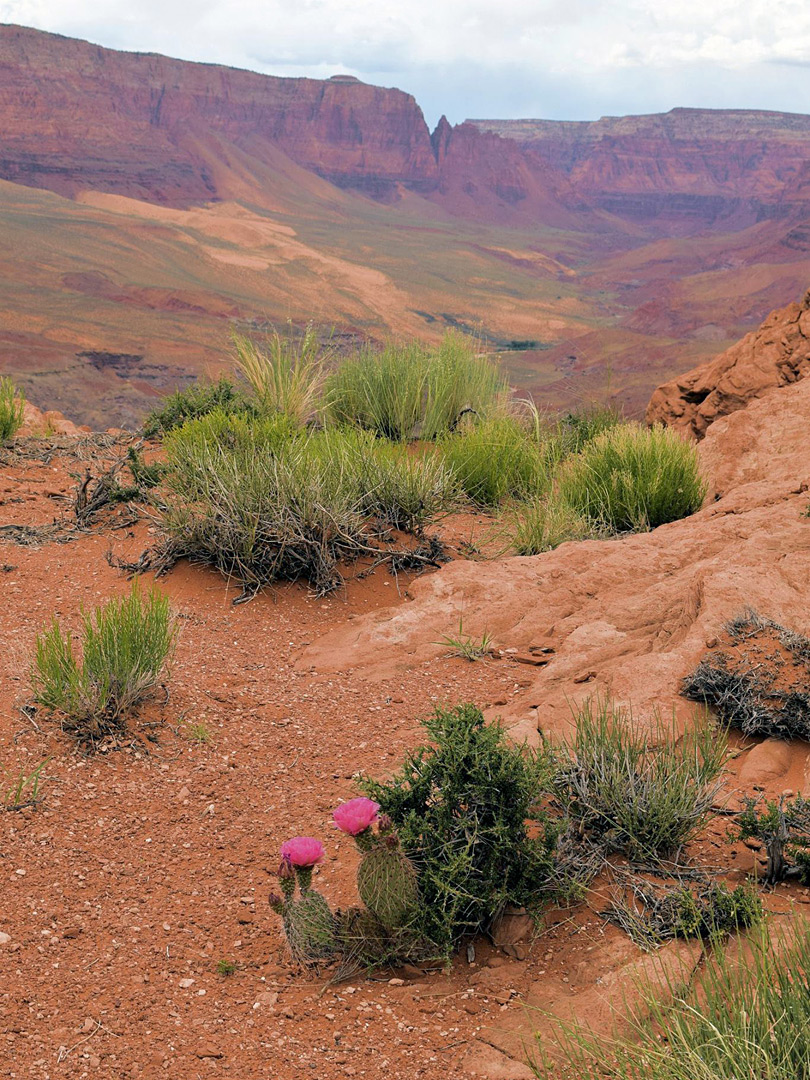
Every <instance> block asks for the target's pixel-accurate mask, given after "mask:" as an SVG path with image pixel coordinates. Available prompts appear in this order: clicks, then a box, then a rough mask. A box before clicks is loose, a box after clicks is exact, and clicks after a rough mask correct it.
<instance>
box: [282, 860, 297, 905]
mask: <svg viewBox="0 0 810 1080" xmlns="http://www.w3.org/2000/svg"><path fill="white" fill-rule="evenodd" d="M278 879H279V881H280V882H281V891H282V892H283V893H284V896H285V898H286V899H287V900H292V898H293V895H294V894H295V870H293V865H292V863H291V862H290V860H289V859H288V858H286V857H284V858H283V859H282V860H281V866H279V868H278Z"/></svg>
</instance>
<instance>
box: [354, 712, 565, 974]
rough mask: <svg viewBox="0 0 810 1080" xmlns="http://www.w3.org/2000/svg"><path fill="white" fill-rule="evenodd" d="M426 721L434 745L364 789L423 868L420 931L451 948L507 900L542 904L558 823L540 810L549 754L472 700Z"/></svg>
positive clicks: (446, 950)
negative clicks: (511, 734)
mask: <svg viewBox="0 0 810 1080" xmlns="http://www.w3.org/2000/svg"><path fill="white" fill-rule="evenodd" d="M424 726H425V729H426V731H427V733H428V736H429V739H430V742H429V744H428V745H425V746H423V747H421V748H420V749H418V750H416V751H415V752H414V753H413V754H411V755H410V756H409V757H408V758H407V760H406V761H405V764H404V765H403V767H402V768H401V769H400V771H399V772H397V773H396V774H395V775H394V776H393V777H392V779H391V780H389V781H385V782H380V781H375V780H371V779H365V780H363V781H362V783H361V787H362V789H363V790H364V791H365V793H366V794H367V795H368V796H370V797H371V798H372V799H374V800H375V801H376V802H378V803H379V805H380V807H381V809H382V811H383V812H384V813H385V814H387V815H388V816H389V817H390V818H391V820H392V822H393V824H394V826H395V828H396V830H397V833H398V835H399V839H400V842H401V844H402V848H403V850H404V852H405V854H406V855H407V856H408V857H409V858H410V859H411V860H412V861H413V863H414V866H415V867H416V870H417V873H418V884H419V909H418V916H417V920H416V923H415V925H414V929H415V930H416V931H418V933H419V936H420V937H423V938H424V939H426V940H427V941H429V942H431V943H432V945H433V947H434V949H435V950H436V951H437V952H438V953H439V954H440V955H444V956H449V955H450V954H451V953H452V951H453V949H454V948H455V947H456V946H457V945H458V943H459V941H460V940H461V938H462V937H464V936H465V935H468V934H475V933H478V932H479V931H481V930H485V929H486V928H487V927H488V926H489V925H490V923H491V921H492V919H493V918H494V917H495V916H496V915H498V913H499V912H500V911H502V909H503V908H504V906H505V905H506V904H508V903H517V904H524V905H526V906H527V907H529V908H530V909H534V910H536V909H537V907H538V905H539V903H540V901H541V897H544V896H545V895H547V894H548V893H549V891H551V888H552V884H551V880H550V879H551V874H552V866H553V859H552V854H551V853H552V849H553V846H554V829H553V828H552V825H551V823H550V821H549V819H547V818H546V816H545V814H543V813H542V812H541V811H540V810H539V809H538V806H539V801H540V796H541V793H542V787H543V780H544V775H545V772H544V771H545V766H546V760H545V757H544V756H543V755H542V754H536V753H534V752H533V751H530V750H527V749H524V748H520V747H517V746H515V745H513V744H512V743H510V742H509V740H508V739H507V738H506V736H505V734H504V732H503V730H502V729H501V728H500V727H499V726H498V725H497V724H487V723H485V722H484V717H483V714H482V713H481V711H480V709H478V708H476V706H474V705H459V706H456V707H455V708H448V709H438V710H437V711H436V712H435V713H434V715H433V716H432V717H430V718H429V719H428V720H425V721H424ZM530 827H531V831H530Z"/></svg>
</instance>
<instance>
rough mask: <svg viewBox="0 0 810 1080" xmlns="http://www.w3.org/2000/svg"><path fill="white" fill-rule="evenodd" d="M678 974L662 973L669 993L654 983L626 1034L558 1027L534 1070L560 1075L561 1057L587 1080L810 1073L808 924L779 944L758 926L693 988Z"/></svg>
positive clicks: (806, 1077) (801, 1079)
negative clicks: (551, 1052) (737, 950)
mask: <svg viewBox="0 0 810 1080" xmlns="http://www.w3.org/2000/svg"><path fill="white" fill-rule="evenodd" d="M679 974H681V973H678V972H676V973H675V974H674V975H673V976H667V974H666V972H662V975H661V978H662V981H663V984H664V989H663V992H662V990H661V988H660V987H658V988H656V987H654V986H653V985H652V984H650V986H649V987H648V988H647V989H646V990H645V991H644V993H643V996H642V1002H641V1005H640V1006H639V1008H638V1009H637V1010H636V1013H635V1015H634V1016H631V1017H629V1018H628V1020H629V1030H627V1031H625V1032H624V1033H623V1034H617V1035H614V1036H613V1037H602V1038H600V1037H599V1036H596V1035H594V1034H593V1032H592V1031H591V1030H589V1029H588V1028H586V1027H585V1026H565V1025H561V1026H560V1028H559V1036H558V1040H557V1050H558V1054H555V1055H554V1057H555V1060H551V1059H550V1057H549V1055H548V1054H547V1052H546V1050H547V1048H546V1047H543V1046H541V1047H540V1055H541V1059H542V1060H541V1061H538V1062H535V1069H536V1071H537V1074H538V1075H539V1076H542V1077H549V1078H551V1077H557V1076H559V1075H560V1069H561V1065H560V1060H559V1057H560V1056H562V1057H563V1059H564V1060H565V1063H566V1068H567V1070H568V1072H567V1075H570V1076H576V1077H578V1078H581V1080H608V1078H609V1080H766V1078H767V1080H810V994H808V992H807V988H808V986H810V927H808V925H807V923H805V922H800V923H798V924H797V925H796V927H795V929H793V930H792V931H791V932H790V937H789V938H787V940H786V941H785V942H784V943H782V944H781V946H780V947H779V948H774V943H773V941H772V940H771V935H770V932H769V928H768V924H767V923H762V924H761V925H760V926H758V927H756V928H755V929H754V930H753V931H751V933H750V934H749V935H748V936H747V938H746V941H745V943H744V944H743V946H742V955H741V956H740V955H736V956H735V955H732V954H730V953H729V952H727V951H726V950H725V949H715V950H713V951H712V952H711V953H710V954H709V955H707V956H706V957H705V960H704V962H703V965H702V968H701V973H700V978H699V979H698V980H696V982H695V983H694V985H693V986H692V987H691V988H690V987H688V986H687V987H684V986H683V984H682V982H681V981H680V979H679V977H678V976H679ZM549 1049H550V1047H549Z"/></svg>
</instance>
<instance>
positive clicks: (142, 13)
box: [0, 0, 810, 126]
mask: <svg viewBox="0 0 810 1080" xmlns="http://www.w3.org/2000/svg"><path fill="white" fill-rule="evenodd" d="M189 11H191V12H192V13H191V14H189ZM0 22H14V23H22V24H23V25H26V26H35V27H38V28H40V29H42V30H52V31H54V32H57V33H60V34H67V35H69V36H72V37H81V38H87V39H89V40H90V41H93V42H96V43H98V44H101V45H107V46H110V47H112V48H119V49H133V50H139V51H150V52H161V53H166V54H168V55H169V56H176V57H180V58H182V59H186V60H206V61H213V62H217V63H223V64H230V65H233V66H235V67H244V68H250V69H252V70H254V71H263V72H267V73H268V74H273V75H310V76H314V77H316V78H320V77H326V76H329V75H332V74H334V73H336V72H345V73H349V74H352V75H356V76H358V77H359V78H361V79H364V80H365V81H367V82H373V83H378V84H380V85H382V86H398V87H400V88H401V89H402V90H407V91H409V92H410V93H412V94H414V96H415V97H416V99H417V101H418V102H419V104H420V105H421V106H422V108H423V110H424V112H425V116H426V118H427V120H428V123H430V124H431V126H432V125H433V124H435V122H436V120H437V119H438V117H439V116H440V115H441V113H443V112H444V113H446V114H447V116H448V118H449V119H450V121H451V122H453V123H457V122H459V121H461V120H463V119H465V118H466V117H475V118H496V117H497V118H500V117H546V118H551V119H573V120H577V119H593V118H596V117H599V116H602V115H620V114H625V113H644V112H658V111H663V110H667V109H671V108H673V107H674V106H678V105H682V106H702V107H714V108H760V109H779V110H785V111H788V112H810V3H808V0H612V2H601V0H193V2H190V0H0Z"/></svg>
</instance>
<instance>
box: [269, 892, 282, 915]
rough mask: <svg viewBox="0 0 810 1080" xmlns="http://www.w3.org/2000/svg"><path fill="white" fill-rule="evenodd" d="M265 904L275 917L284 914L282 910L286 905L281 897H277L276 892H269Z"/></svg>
mask: <svg viewBox="0 0 810 1080" xmlns="http://www.w3.org/2000/svg"><path fill="white" fill-rule="evenodd" d="M267 902H268V904H269V905H270V907H271V908H272V909H273V911H275V913H276V914H277V915H283V914H284V908H285V907H286V906H287V905H286V904H285V902H284V897H283V896H279V895H278V893H277V892H271V893H270V895H269V896H268V897H267Z"/></svg>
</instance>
